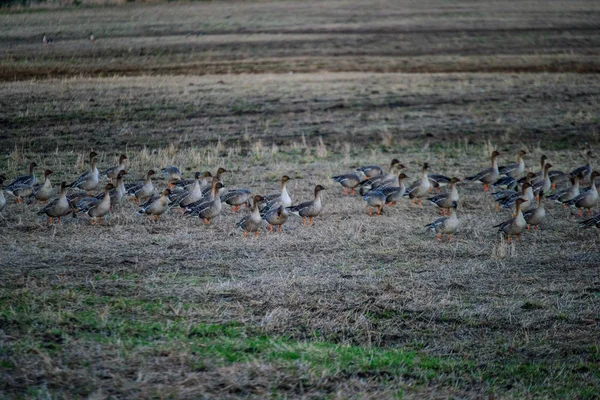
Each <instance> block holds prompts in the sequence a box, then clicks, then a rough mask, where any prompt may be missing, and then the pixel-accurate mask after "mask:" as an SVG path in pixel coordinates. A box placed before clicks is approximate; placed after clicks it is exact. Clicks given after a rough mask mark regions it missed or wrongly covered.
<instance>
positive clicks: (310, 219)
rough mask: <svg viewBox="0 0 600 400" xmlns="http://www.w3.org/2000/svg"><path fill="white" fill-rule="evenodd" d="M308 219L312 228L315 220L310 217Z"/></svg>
mask: <svg viewBox="0 0 600 400" xmlns="http://www.w3.org/2000/svg"><path fill="white" fill-rule="evenodd" d="M308 219H309V221H310V226H312V220H313V217H309V218H308Z"/></svg>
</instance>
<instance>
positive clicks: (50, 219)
mask: <svg viewBox="0 0 600 400" xmlns="http://www.w3.org/2000/svg"><path fill="white" fill-rule="evenodd" d="M48 223H49V224H50V225H52V217H48Z"/></svg>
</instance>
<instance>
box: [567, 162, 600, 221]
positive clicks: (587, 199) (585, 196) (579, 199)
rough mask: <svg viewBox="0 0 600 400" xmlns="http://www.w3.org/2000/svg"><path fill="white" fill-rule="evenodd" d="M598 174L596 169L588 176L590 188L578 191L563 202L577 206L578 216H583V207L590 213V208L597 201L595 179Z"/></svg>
mask: <svg viewBox="0 0 600 400" xmlns="http://www.w3.org/2000/svg"><path fill="white" fill-rule="evenodd" d="M598 176H600V173H599V172H598V171H594V172H592V175H591V177H590V181H591V186H590V189H589V190H588V191H586V192H583V193H580V194H579V195H578V196H576V197H574V198H573V199H571V200H569V201H567V202H565V204H566V205H568V206H573V207H576V208H579V216H580V217H583V209H584V208H587V209H588V214H589V215H592V208H593V207H595V206H596V203H597V202H598V189H597V188H596V185H595V181H596V178H597V177H598Z"/></svg>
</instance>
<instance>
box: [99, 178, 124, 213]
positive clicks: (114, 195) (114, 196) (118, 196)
mask: <svg viewBox="0 0 600 400" xmlns="http://www.w3.org/2000/svg"><path fill="white" fill-rule="evenodd" d="M125 175H127V171H124V170H123V171H120V172H119V174H118V175H117V184H116V185H115V186H113V188H112V189H111V191H110V193H109V195H110V211H112V209H113V207H114V206H115V205H117V204H119V203H121V200H122V199H123V197H124V196H125V195H126V194H127V190H126V189H125V184H124V183H123V180H124V176H125ZM95 198H96V199H98V200H102V199H103V198H104V192H102V193H100V194H98V195H97V196H96V197H95Z"/></svg>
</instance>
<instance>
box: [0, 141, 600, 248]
mask: <svg viewBox="0 0 600 400" xmlns="http://www.w3.org/2000/svg"><path fill="white" fill-rule="evenodd" d="M526 154H527V153H526V152H525V151H523V150H521V151H519V153H518V154H517V159H516V162H515V163H511V164H506V165H502V166H500V165H499V164H498V157H499V156H500V153H499V152H497V151H494V152H493V153H492V156H491V166H490V168H487V169H485V170H483V171H480V172H478V173H476V174H474V175H472V176H469V177H466V178H465V179H464V181H469V182H480V183H483V185H484V190H486V191H488V190H489V189H490V186H492V187H494V188H495V189H496V190H495V191H494V192H493V193H492V195H493V198H494V200H495V201H496V209H497V210H498V209H500V207H503V208H507V209H511V210H513V211H514V212H513V215H512V217H511V218H510V219H508V220H506V221H504V222H502V223H500V224H498V225H495V227H496V228H498V230H499V231H500V232H501V233H502V234H504V235H505V236H506V237H507V240H508V242H509V243H510V241H511V238H513V237H516V238H517V240H520V236H521V234H522V233H523V232H524V231H525V230H526V229H527V230H528V229H530V228H531V227H534V228H536V229H537V228H538V226H539V225H540V223H541V222H542V221H543V220H544V218H545V216H546V209H545V207H544V199H548V200H553V201H555V202H557V203H559V204H562V205H563V207H573V208H577V209H579V215H580V216H583V210H584V209H587V210H588V214H589V215H590V218H589V219H586V220H584V221H583V222H581V223H580V226H581V227H591V226H596V227H597V228H600V213H598V214H596V215H595V216H591V215H592V208H593V207H595V206H596V204H597V202H598V188H597V185H599V184H600V179H597V177H598V176H600V173H598V171H593V169H592V166H591V158H592V157H593V156H592V152H591V151H587V153H586V157H587V163H586V164H585V165H582V166H580V167H578V168H575V169H574V170H572V171H571V172H570V173H565V172H562V171H556V170H552V171H551V168H552V167H553V165H552V164H550V163H549V162H548V159H547V157H546V156H542V158H541V165H540V170H539V171H538V172H535V173H534V172H526V169H525V161H524V157H525V155H526ZM97 156H98V154H97V153H95V152H91V153H90V169H89V170H88V171H87V172H85V173H83V174H82V175H80V176H79V177H78V178H77V179H76V180H75V181H73V182H72V183H69V184H68V183H67V182H62V183H61V185H60V194H59V196H58V197H56V198H53V197H55V189H54V186H53V184H52V181H51V175H52V173H53V172H52V171H51V170H46V171H45V172H44V180H43V182H39V183H38V179H37V178H36V175H35V168H36V167H38V165H37V164H36V163H35V162H32V163H31V164H30V165H29V174H27V175H23V176H19V177H17V178H15V179H14V180H13V181H12V182H11V183H10V184H8V185H5V186H3V183H4V181H5V180H6V177H5V176H4V175H1V176H0V211H2V210H4V209H5V208H6V205H7V199H6V197H5V195H4V193H5V192H6V193H8V194H10V195H12V196H14V197H16V199H17V203H22V202H28V203H33V202H37V204H38V205H39V204H41V203H45V205H44V207H43V208H41V209H40V210H39V211H38V214H39V215H46V216H47V217H48V218H49V223H50V224H52V223H53V222H54V221H55V220H56V221H57V222H60V219H61V217H65V216H67V215H69V214H72V215H73V216H76V215H77V214H83V215H86V216H88V217H90V218H91V221H92V223H93V224H96V223H98V222H99V223H100V224H101V223H102V220H103V218H104V217H106V216H107V215H108V214H109V213H110V212H111V211H112V209H113V207H116V206H118V205H119V204H120V203H121V202H122V200H123V199H125V198H130V199H131V200H134V201H135V202H137V203H138V205H139V210H138V214H142V215H149V216H150V218H151V220H152V221H159V220H160V218H161V216H162V215H163V214H164V213H165V212H166V211H167V210H169V209H175V210H178V211H177V212H179V213H181V214H182V215H187V216H198V217H199V218H201V219H202V220H203V221H204V222H205V223H206V224H210V223H211V220H212V219H214V218H215V217H217V216H218V215H220V214H221V211H222V208H223V203H225V204H227V205H229V206H231V210H232V212H234V213H235V212H237V211H239V210H240V208H241V207H242V206H243V205H246V206H247V207H251V208H252V211H251V213H250V214H249V215H247V216H245V217H243V218H242V220H241V221H239V222H238V223H237V227H238V228H240V229H241V230H242V231H243V233H244V236H247V235H248V233H254V234H255V235H256V236H258V233H259V231H260V230H261V229H264V228H266V227H267V226H268V227H269V229H270V230H271V231H272V230H273V229H274V228H277V227H278V229H279V230H282V229H283V225H284V224H285V223H286V222H287V220H288V217H289V216H290V214H293V215H297V216H300V217H302V218H303V221H304V225H306V224H307V222H308V224H310V225H311V226H312V224H313V218H315V217H317V216H318V215H319V214H320V213H321V210H322V208H323V202H322V191H323V190H325V187H324V186H323V185H316V186H315V188H314V198H313V199H312V200H310V201H306V202H303V203H300V204H297V205H293V204H292V198H291V196H290V194H289V192H288V190H287V187H286V184H287V182H288V181H289V180H290V179H291V178H290V177H289V176H287V175H284V176H283V177H282V178H281V190H280V191H279V192H277V193H274V194H270V195H265V196H260V195H254V196H253V195H252V191H251V190H249V189H232V190H227V191H225V190H226V189H225V185H224V183H223V174H224V173H226V172H228V171H227V170H226V169H225V168H219V169H218V170H217V172H216V174H214V175H213V174H211V173H210V172H204V173H200V172H196V173H195V174H194V177H193V179H183V176H182V173H181V170H180V169H179V168H177V167H175V166H168V167H165V168H163V169H162V170H161V172H162V174H163V175H164V177H165V178H166V180H167V181H168V187H167V188H165V189H164V190H160V191H158V192H157V190H156V187H155V185H154V183H153V181H152V177H153V176H154V175H155V174H156V172H155V171H154V170H150V171H148V172H147V174H146V178H145V180H143V181H140V182H129V183H125V177H126V175H127V174H128V168H127V165H128V158H127V156H126V155H121V156H120V158H119V163H118V165H116V166H113V167H111V168H109V169H107V170H105V171H104V172H102V173H100V171H99V170H98V167H97V165H96V157H97ZM405 169H406V166H405V165H404V164H402V163H400V162H399V161H398V160H397V159H394V160H392V162H391V163H390V166H389V169H388V170H387V171H384V169H383V168H382V167H381V166H378V165H368V166H363V167H360V168H357V169H356V170H355V171H353V172H352V173H347V174H343V175H337V176H334V177H332V179H333V180H334V181H335V182H338V183H340V184H341V185H342V187H343V188H344V193H345V194H346V195H354V194H355V192H356V190H358V191H359V193H360V195H362V198H363V199H364V201H365V202H366V205H367V207H368V210H369V214H370V215H373V214H374V213H376V214H377V215H381V214H382V213H383V209H384V206H392V205H395V204H397V203H398V202H399V201H402V199H404V198H408V199H410V200H411V201H412V203H413V204H415V205H416V204H418V205H419V206H422V204H423V200H426V201H429V202H431V203H432V204H434V205H435V206H437V207H438V208H440V210H441V212H442V217H441V218H438V219H436V220H435V221H434V222H432V223H431V224H428V225H427V228H429V229H431V230H432V231H434V232H436V233H437V237H438V240H441V237H442V234H446V235H448V237H449V239H450V240H452V235H453V234H454V233H455V232H456V230H457V228H458V226H459V219H458V217H457V214H456V209H457V207H458V204H459V193H458V188H457V184H458V183H459V182H462V181H463V179H459V178H457V177H453V178H449V177H447V176H444V175H441V174H432V173H430V172H429V165H428V164H427V163H425V164H423V166H422V169H421V175H420V177H419V179H417V180H416V181H414V182H413V183H412V184H410V185H408V186H407V185H405V184H404V181H405V180H406V179H408V178H409V177H408V176H407V175H406V174H405V173H404V170H405ZM103 177H106V178H107V179H108V180H109V181H110V182H109V183H108V184H106V185H105V186H104V188H103V191H102V192H100V193H98V194H95V195H94V194H92V192H93V191H94V190H97V189H98V188H99V187H101V180H102V178H103ZM588 185H589V186H588ZM584 186H586V187H584ZM69 188H71V190H68V189H69ZM434 191H437V193H435V195H432V192H434ZM534 200H537V203H534Z"/></svg>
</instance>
